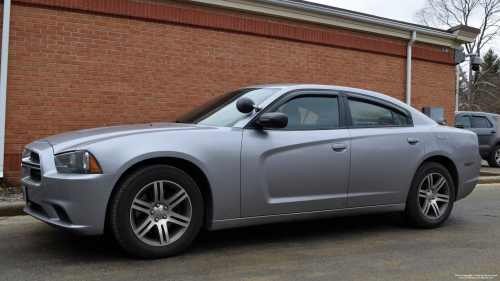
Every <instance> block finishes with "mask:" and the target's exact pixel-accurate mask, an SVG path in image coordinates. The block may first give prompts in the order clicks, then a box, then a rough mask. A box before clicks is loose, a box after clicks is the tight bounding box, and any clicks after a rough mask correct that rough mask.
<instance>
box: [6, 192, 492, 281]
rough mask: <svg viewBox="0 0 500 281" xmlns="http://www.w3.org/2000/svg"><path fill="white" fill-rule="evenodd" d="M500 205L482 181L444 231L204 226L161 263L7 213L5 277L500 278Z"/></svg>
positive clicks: (362, 223)
mask: <svg viewBox="0 0 500 281" xmlns="http://www.w3.org/2000/svg"><path fill="white" fill-rule="evenodd" d="M499 210H500V185H499V184H494V185H480V186H478V187H477V188H476V189H475V190H474V192H473V193H472V194H471V195H470V196H469V197H467V198H465V199H463V200H461V201H458V202H456V204H455V207H454V210H453V212H452V214H451V216H450V218H449V219H448V221H447V223H446V224H444V225H443V226H442V227H441V228H438V229H433V230H419V229H414V228H411V227H409V226H408V225H407V224H406V223H405V222H404V221H403V220H402V219H401V218H400V217H399V215H398V214H380V215H368V216H358V217H348V218H337V219H328V220H317V221H307V222H294V223H286V224H275V225H265V226H257V227H248V228H240V229H229V230H221V231H214V232H209V231H202V232H200V234H199V235H198V237H197V239H196V240H195V242H194V244H193V245H192V246H191V247H190V248H189V249H188V250H187V251H186V252H185V253H184V254H182V255H180V256H177V257H173V258H168V259H162V260H139V259H136V258H134V257H133V256H131V255H130V254H128V253H127V252H125V251H124V250H122V249H121V248H120V246H119V245H117V244H116V243H115V242H114V241H113V240H111V239H100V240H93V239H89V238H85V237H81V236H77V235H73V234H70V233H67V232H65V231H63V230H60V229H56V228H53V227H51V226H48V225H46V224H45V223H42V222H39V221H37V220H35V219H33V218H31V217H28V216H13V217H1V218H0V280H61V279H64V280H75V279H76V280H131V279H134V280H235V279H238V280H241V279H243V280H394V279H400V280H460V279H459V275H471V274H472V275H474V274H475V275H480V274H483V275H497V277H493V278H492V279H488V280H500V279H498V278H499V277H498V275H500V219H499V216H500V212H499ZM476 280H477V279H476Z"/></svg>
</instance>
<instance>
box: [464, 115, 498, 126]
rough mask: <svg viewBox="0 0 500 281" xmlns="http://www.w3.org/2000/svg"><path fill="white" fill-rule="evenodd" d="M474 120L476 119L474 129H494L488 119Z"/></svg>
mask: <svg viewBox="0 0 500 281" xmlns="http://www.w3.org/2000/svg"><path fill="white" fill-rule="evenodd" d="M472 118H473V119H474V127H475V128H491V127H493V125H491V123H490V121H488V119H487V118H486V117H482V116H473V117H472ZM464 127H465V126H464Z"/></svg>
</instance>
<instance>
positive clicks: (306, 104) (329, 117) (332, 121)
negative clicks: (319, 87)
mask: <svg viewBox="0 0 500 281" xmlns="http://www.w3.org/2000/svg"><path fill="white" fill-rule="evenodd" d="M276 112H281V113H284V114H286V115H287V116H288V125H287V126H286V127H285V128H284V129H298V130H301V129H327V128H336V127H339V121H340V120H339V100H338V98H337V97H314V96H312V97H298V98H295V99H292V100H290V101H288V102H286V103H285V104H283V105H282V106H281V107H280V108H278V109H277V110H276Z"/></svg>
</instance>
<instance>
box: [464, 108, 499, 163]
mask: <svg viewBox="0 0 500 281" xmlns="http://www.w3.org/2000/svg"><path fill="white" fill-rule="evenodd" d="M470 130H471V131H473V132H474V133H476V134H477V139H478V141H479V153H481V154H483V155H484V154H488V153H489V152H490V151H491V149H492V148H491V147H490V145H489V144H490V140H491V138H494V137H496V135H495V133H496V131H495V130H494V129H493V125H492V124H491V122H490V121H489V120H488V118H486V116H483V115H476V114H473V115H472V128H471V129H470Z"/></svg>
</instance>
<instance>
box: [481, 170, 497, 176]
mask: <svg viewBox="0 0 500 281" xmlns="http://www.w3.org/2000/svg"><path fill="white" fill-rule="evenodd" d="M479 176H480V177H499V176H500V173H497V172H486V171H481V172H479Z"/></svg>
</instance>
